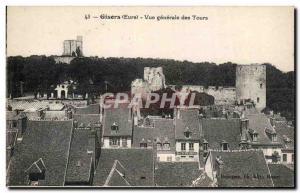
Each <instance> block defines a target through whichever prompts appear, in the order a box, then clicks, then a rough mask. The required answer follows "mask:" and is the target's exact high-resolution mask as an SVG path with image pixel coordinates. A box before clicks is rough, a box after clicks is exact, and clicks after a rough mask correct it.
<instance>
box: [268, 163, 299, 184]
mask: <svg viewBox="0 0 300 193" xmlns="http://www.w3.org/2000/svg"><path fill="white" fill-rule="evenodd" d="M268 166H269V169H270V172H271V176H272V180H273V183H274V187H294V186H295V184H294V180H295V176H294V171H293V170H291V169H290V168H288V167H286V166H285V165H282V164H268Z"/></svg>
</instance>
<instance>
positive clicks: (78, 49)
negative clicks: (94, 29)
mask: <svg viewBox="0 0 300 193" xmlns="http://www.w3.org/2000/svg"><path fill="white" fill-rule="evenodd" d="M63 46H64V52H63V55H64V56H77V57H80V56H82V55H83V54H82V36H77V39H76V40H65V41H64V43H63Z"/></svg>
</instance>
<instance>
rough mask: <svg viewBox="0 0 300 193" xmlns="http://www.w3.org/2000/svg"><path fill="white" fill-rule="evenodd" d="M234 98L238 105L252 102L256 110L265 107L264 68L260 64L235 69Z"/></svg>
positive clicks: (240, 66)
mask: <svg viewBox="0 0 300 193" xmlns="http://www.w3.org/2000/svg"><path fill="white" fill-rule="evenodd" d="M235 86H236V98H237V101H238V103H239V104H242V103H244V102H245V101H247V100H250V101H252V102H254V104H255V107H256V108H257V109H258V110H262V109H264V108H265V107H266V66H265V65H260V64H251V65H238V66H237V67H236V85H235Z"/></svg>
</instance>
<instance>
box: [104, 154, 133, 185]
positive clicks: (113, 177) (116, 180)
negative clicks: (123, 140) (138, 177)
mask: <svg viewBox="0 0 300 193" xmlns="http://www.w3.org/2000/svg"><path fill="white" fill-rule="evenodd" d="M127 172H128V171H127V170H126V168H124V166H123V165H122V164H121V163H120V161H119V160H115V161H114V164H113V166H112V168H111V170H110V172H109V175H108V176H107V178H106V180H105V183H104V186H131V185H130V183H129V182H128V181H130V179H126V178H127V176H126V173H127Z"/></svg>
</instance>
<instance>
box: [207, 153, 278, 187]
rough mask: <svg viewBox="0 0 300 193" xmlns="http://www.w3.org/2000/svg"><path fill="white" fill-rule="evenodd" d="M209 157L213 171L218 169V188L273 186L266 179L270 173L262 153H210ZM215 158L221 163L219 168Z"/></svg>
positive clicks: (268, 179)
mask: <svg viewBox="0 0 300 193" xmlns="http://www.w3.org/2000/svg"><path fill="white" fill-rule="evenodd" d="M211 156H212V157H211V158H212V159H211V161H212V164H213V168H214V171H216V170H218V168H220V174H219V175H218V177H217V181H218V187H272V186H273V182H272V180H271V179H270V178H268V175H270V172H269V169H268V166H267V163H266V160H265V157H264V154H263V152H262V151H259V150H247V151H232V152H222V151H211ZM217 157H219V159H220V160H221V162H222V164H221V166H220V165H218V164H217V161H216V159H217ZM207 161H210V160H207ZM219 163H220V162H219ZM245 176H249V178H247V177H245Z"/></svg>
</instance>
